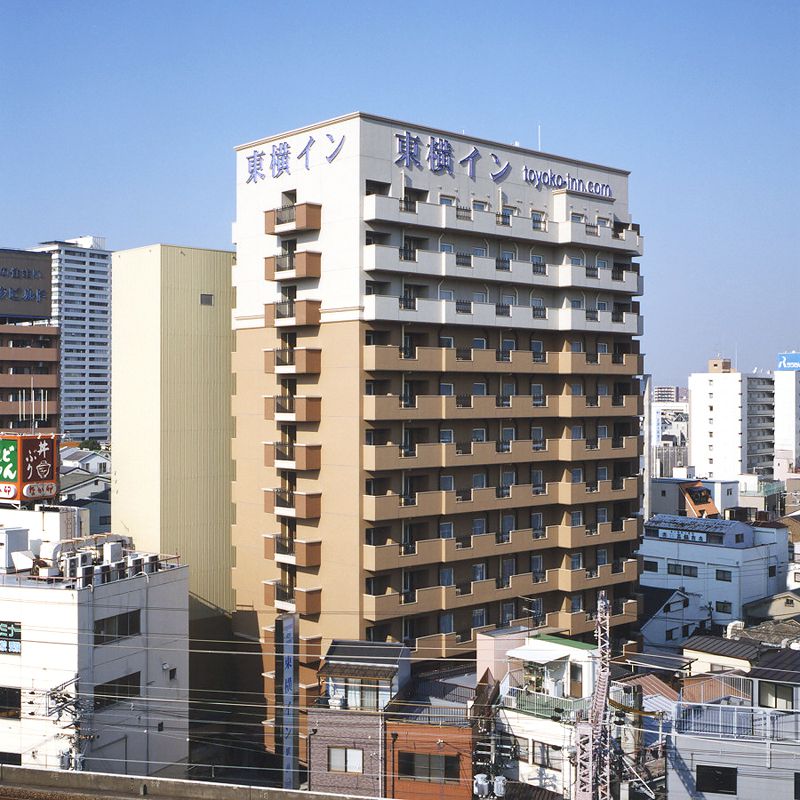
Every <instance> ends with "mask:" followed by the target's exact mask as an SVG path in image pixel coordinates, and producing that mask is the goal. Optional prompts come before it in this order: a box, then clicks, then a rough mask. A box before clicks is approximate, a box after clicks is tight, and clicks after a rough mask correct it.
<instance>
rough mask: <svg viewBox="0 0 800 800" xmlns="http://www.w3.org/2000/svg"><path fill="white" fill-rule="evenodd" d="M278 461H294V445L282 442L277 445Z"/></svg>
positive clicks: (276, 457)
mask: <svg viewBox="0 0 800 800" xmlns="http://www.w3.org/2000/svg"><path fill="white" fill-rule="evenodd" d="M275 460H276V461H294V445H293V444H291V443H289V442H286V443H284V442H280V443H279V444H276V445H275Z"/></svg>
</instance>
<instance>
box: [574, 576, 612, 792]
mask: <svg viewBox="0 0 800 800" xmlns="http://www.w3.org/2000/svg"><path fill="white" fill-rule="evenodd" d="M609 623H610V620H609V608H608V598H607V597H606V593H605V590H601V591H600V592H599V593H598V595H597V616H596V618H595V636H596V637H597V648H598V650H599V653H600V659H599V664H598V665H597V674H596V676H595V682H594V692H592V702H591V705H590V706H589V719H588V720H582V721H581V722H578V723H577V724H576V725H575V756H576V759H577V779H576V786H575V800H611V746H610V744H611V743H610V735H611V731H610V728H611V725H610V720H609V705H608V699H609V688H610V685H611V637H610V633H609V627H610V624H609Z"/></svg>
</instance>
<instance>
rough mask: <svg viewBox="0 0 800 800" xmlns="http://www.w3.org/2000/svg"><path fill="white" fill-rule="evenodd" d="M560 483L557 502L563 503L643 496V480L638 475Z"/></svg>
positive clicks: (633, 498) (610, 501)
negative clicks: (591, 481)
mask: <svg viewBox="0 0 800 800" xmlns="http://www.w3.org/2000/svg"><path fill="white" fill-rule="evenodd" d="M557 485H558V500H557V502H559V503H561V504H563V505H580V504H582V503H613V502H616V501H618V500H635V499H637V498H639V497H641V494H642V492H641V489H642V481H641V477H640V476H638V475H631V476H630V477H628V478H612V479H611V480H605V481H595V482H593V483H566V482H562V483H559V484H557Z"/></svg>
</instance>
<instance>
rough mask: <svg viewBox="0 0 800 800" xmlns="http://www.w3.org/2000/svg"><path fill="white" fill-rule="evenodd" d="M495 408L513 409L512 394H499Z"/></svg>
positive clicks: (496, 397)
mask: <svg viewBox="0 0 800 800" xmlns="http://www.w3.org/2000/svg"><path fill="white" fill-rule="evenodd" d="M495 407H496V408H511V395H510V394H498V395H496V396H495Z"/></svg>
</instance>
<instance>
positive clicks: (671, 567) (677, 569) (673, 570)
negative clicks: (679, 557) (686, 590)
mask: <svg viewBox="0 0 800 800" xmlns="http://www.w3.org/2000/svg"><path fill="white" fill-rule="evenodd" d="M680 574H681V565H680V564H667V575H680Z"/></svg>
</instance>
